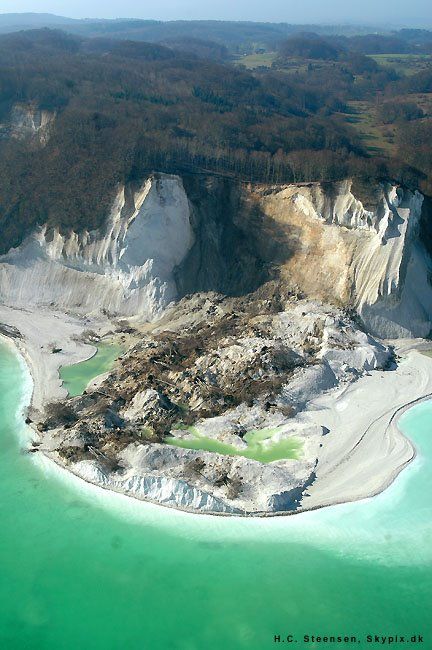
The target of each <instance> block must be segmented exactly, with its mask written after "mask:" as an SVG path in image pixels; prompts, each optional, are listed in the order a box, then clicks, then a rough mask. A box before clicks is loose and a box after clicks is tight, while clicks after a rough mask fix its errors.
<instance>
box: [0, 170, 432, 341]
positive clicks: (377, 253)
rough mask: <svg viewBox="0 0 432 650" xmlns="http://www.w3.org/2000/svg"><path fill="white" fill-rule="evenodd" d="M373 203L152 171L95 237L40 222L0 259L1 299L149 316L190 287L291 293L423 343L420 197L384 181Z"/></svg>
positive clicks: (426, 316) (431, 294)
mask: <svg viewBox="0 0 432 650" xmlns="http://www.w3.org/2000/svg"><path fill="white" fill-rule="evenodd" d="M371 197H372V199H373V200H372V203H373V206H372V207H368V208H366V207H364V204H363V203H362V202H361V201H360V200H359V199H358V198H356V197H355V196H354V194H353V193H352V191H351V183H350V182H349V181H345V182H340V183H333V184H326V185H323V184H307V185H287V186H245V185H241V184H238V183H234V182H231V181H229V180H226V179H217V178H214V177H208V178H202V177H196V178H191V177H187V176H186V177H185V178H184V179H180V178H179V177H176V176H169V175H164V174H155V175H152V176H150V177H149V178H148V179H146V180H145V182H143V183H142V184H141V185H139V186H135V185H133V184H130V185H128V186H126V187H121V188H119V190H118V192H117V195H116V198H115V201H114V203H113V206H112V209H111V213H110V215H109V216H108V218H107V222H106V225H105V227H104V229H103V230H101V231H93V232H86V231H84V232H80V233H75V232H70V233H66V234H61V233H59V232H58V231H56V230H49V229H47V227H46V226H42V227H41V228H40V229H39V230H38V231H36V232H34V233H33V234H32V235H31V236H30V237H28V238H27V239H26V240H25V242H24V243H23V244H22V245H21V246H20V247H19V248H18V249H15V250H11V251H10V252H9V253H8V254H7V255H4V256H2V257H1V258H0V268H1V276H0V299H1V300H2V302H4V303H6V304H11V305H17V306H23V305H29V304H30V305H52V306H54V307H56V308H59V309H63V310H70V311H74V312H77V313H93V312H98V311H104V312H108V313H109V314H112V315H122V316H132V315H139V316H140V317H141V318H143V319H149V320H152V319H154V318H156V317H158V316H159V315H160V314H161V313H162V312H163V310H164V309H165V308H166V307H167V305H168V304H169V303H170V302H172V301H174V300H176V299H178V298H180V297H182V296H183V295H186V294H190V293H194V292H197V291H217V292H220V293H223V294H225V295H245V294H247V293H248V292H250V291H253V290H255V289H257V288H258V286H260V285H261V284H263V283H264V282H265V281H267V280H269V279H274V278H278V280H279V281H280V283H281V284H282V285H283V286H284V287H285V288H286V290H287V291H291V292H297V293H299V294H302V295H304V296H308V297H310V298H313V299H318V300H323V301H325V302H330V303H333V304H336V305H339V306H349V307H351V308H354V309H356V310H357V311H358V313H359V315H360V316H361V318H362V320H363V321H364V323H365V325H366V327H367V328H368V329H369V330H370V331H371V332H373V333H374V334H375V335H378V336H382V337H389V338H395V337H400V336H402V337H406V336H421V337H425V336H428V335H429V332H430V330H431V319H430V315H431V314H432V288H431V286H430V282H429V277H430V271H431V267H432V263H431V259H430V256H429V254H428V252H427V251H426V248H425V246H424V244H423V243H422V241H421V237H420V236H419V230H420V220H421V214H422V204H423V197H422V195H421V194H419V193H418V192H416V193H412V192H410V191H408V190H405V189H403V188H400V187H396V186H394V185H391V184H389V183H388V184H382V185H378V186H376V187H374V188H371Z"/></svg>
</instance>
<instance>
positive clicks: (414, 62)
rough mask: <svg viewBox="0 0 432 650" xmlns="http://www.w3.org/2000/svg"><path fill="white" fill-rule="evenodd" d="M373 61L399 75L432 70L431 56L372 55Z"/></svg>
mask: <svg viewBox="0 0 432 650" xmlns="http://www.w3.org/2000/svg"><path fill="white" fill-rule="evenodd" d="M369 56H370V57H371V58H372V59H374V60H375V61H376V62H377V63H379V64H380V65H383V66H389V67H391V68H394V69H395V70H396V72H397V73H398V74H403V75H410V74H416V73H417V72H421V71H422V70H426V69H427V68H430V66H431V64H432V56H431V55H430V54H370V55H369Z"/></svg>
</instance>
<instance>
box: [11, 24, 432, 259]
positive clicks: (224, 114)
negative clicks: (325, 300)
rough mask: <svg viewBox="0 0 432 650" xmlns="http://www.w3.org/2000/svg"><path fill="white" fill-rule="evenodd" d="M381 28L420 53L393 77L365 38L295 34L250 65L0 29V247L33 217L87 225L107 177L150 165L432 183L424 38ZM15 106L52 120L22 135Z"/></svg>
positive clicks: (102, 205)
mask: <svg viewBox="0 0 432 650" xmlns="http://www.w3.org/2000/svg"><path fill="white" fill-rule="evenodd" d="M406 31H408V32H410V31H414V32H416V31H418V30H406ZM420 31H421V30H420ZM426 34H431V33H430V32H426ZM382 38H383V39H384V40H385V38H386V37H384V36H383V37H382ZM388 38H390V37H388ZM392 38H393V42H392V43H391V45H390V44H389V45H388V47H393V48H395V47H397V46H398V43H399V46H398V47H399V49H404V48H405V49H408V50H413V49H414V50H415V54H412V53H411V54H406V56H411V55H412V56H416V57H417V58H418V57H421V59H419V60H421V61H423V62H424V63H425V64H424V65H423V64H422V66H421V68H419V69H418V70H417V69H415V70H414V71H413V72H412V73H410V74H409V75H408V74H404V73H403V72H401V71H400V70H398V69H397V68H396V67H394V66H392V65H389V63H388V61H385V62H381V61H380V60H379V58H378V57H373V56H370V54H369V52H368V51H369V50H370V49H371V48H372V49H374V46H373V44H371V38H368V37H367V35H364V36H361V35H357V36H350V37H347V36H340V37H334V38H329V37H324V36H319V35H317V34H311V33H306V34H294V35H292V36H289V38H288V39H285V38H284V39H282V40H280V41H278V42H275V43H274V55H273V57H272V61H271V64H270V65H257V66H255V67H252V68H249V67H248V66H247V65H245V63H246V61H245V62H244V63H243V61H242V60H241V59H240V60H239V58H238V57H237V58H236V57H234V55H233V54H232V52H229V50H228V48H225V46H224V45H223V44H221V43H216V42H210V41H203V40H202V39H198V38H195V39H193V38H191V39H190V40H189V44H188V42H187V40H186V41H185V39H184V38H181V37H180V36H179V37H178V38H177V39H175V38H174V39H172V40H171V42H164V43H146V42H144V41H132V40H124V39H118V38H115V39H114V38H108V37H106V36H103V37H98V38H87V37H83V36H77V35H71V34H67V33H65V32H63V31H60V30H51V29H40V30H28V31H21V32H16V33H11V34H4V35H2V36H0V227H1V231H2V243H1V251H2V252H5V251H6V250H8V249H9V248H10V247H11V246H16V245H17V244H19V243H20V242H21V241H22V239H23V236H24V235H25V234H26V233H27V232H28V231H29V230H30V229H31V228H33V227H34V226H35V225H37V224H41V223H48V224H50V225H56V226H58V227H60V228H61V229H62V230H68V229H70V228H74V229H77V230H79V229H83V228H86V229H90V230H91V229H94V228H97V227H98V226H100V225H101V223H102V222H103V220H104V219H105V217H106V215H107V211H108V209H109V205H110V203H111V201H112V197H113V193H114V192H115V189H116V187H117V185H118V184H119V183H124V182H139V181H140V180H141V179H142V178H143V177H144V176H145V175H146V174H148V173H149V172H152V171H160V172H168V173H179V174H217V175H221V176H224V177H226V178H227V179H231V180H238V181H242V182H263V183H285V182H286V183H287V182H303V181H334V180H338V179H343V178H347V177H353V178H355V179H358V180H359V181H361V182H362V183H363V182H368V181H369V180H371V179H380V178H391V179H394V180H396V181H398V182H401V183H403V184H405V185H407V186H409V187H412V188H417V187H418V188H420V189H421V190H422V191H424V192H425V193H429V194H432V181H431V173H432V158H431V157H432V154H431V148H430V144H429V143H430V140H431V136H432V119H431V117H430V116H429V114H428V104H427V100H428V98H429V96H430V94H431V93H432V67H431V66H430V63H429V58H428V57H429V54H428V49H429V40H428V38H427V37H425V36H424V35H418V34H417V35H416V37H415V38H414V37H413V36H412V35H408V34H405V35H404V36H401V35H399V36H398V37H397V38H396V37H392ZM362 39H363V40H362ZM372 40H373V39H372ZM394 40H396V41H397V43H396V44H395V43H394ZM400 42H403V43H406V46H401V45H400ZM430 43H432V34H431V38H430ZM376 47H377V46H375V49H376ZM383 47H384V46H383ZM384 49H385V47H384ZM431 50H432V48H431ZM257 55H258V57H259V56H261V55H262V56H263V57H264V58H265V56H266V53H265V52H263V53H261V52H258V54H257ZM401 55H403V56H405V54H403V53H402V54H401ZM379 56H383V55H382V53H381V54H380V55H379ZM246 58H247V57H246ZM425 98H426V99H425ZM363 105H366V106H372V107H373V113H374V115H375V117H376V119H379V121H380V125H381V127H380V128H381V131H380V133H381V134H382V137H383V142H384V145H385V146H384V145H383V146H382V147H377V148H376V150H374V149H373V147H371V146H370V143H369V142H367V140H365V137H364V136H363V134H362V132H361V129H360V130H359V128H358V124H356V113H357V114H358V106H363ZM17 106H18V107H20V110H21V112H23V113H25V111H26V110H27V111H29V112H30V113H32V112H33V114H34V112H35V111H46V112H47V114H49V115H51V116H52V118H53V121H52V123H51V124H50V126H49V130H47V133H46V137H44V138H42V139H41V138H40V137H39V135H40V133H38V131H37V130H36V131H35V133H34V134H33V135H32V134H29V132H28V130H27V131H26V130H25V129H24V130H23V132H22V134H20V133H19V129H17V126H16V125H15V126H14V124H13V119H14V118H13V116H14V108H15V109H16V107H17Z"/></svg>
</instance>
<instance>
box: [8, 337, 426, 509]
mask: <svg viewBox="0 0 432 650" xmlns="http://www.w3.org/2000/svg"><path fill="white" fill-rule="evenodd" d="M0 340H3V341H5V342H6V343H7V345H8V347H9V348H10V349H11V350H13V352H14V354H15V355H16V356H17V357H18V359H19V363H20V365H21V367H22V368H24V369H25V374H26V375H27V376H28V378H29V383H28V386H27V387H26V391H25V393H24V395H23V398H22V403H21V404H20V408H19V414H20V416H21V417H22V418H23V419H25V418H26V416H27V413H28V410H29V408H30V404H31V398H32V394H33V391H34V379H33V377H32V373H31V366H30V365H29V363H28V362H27V358H26V354H25V346H22V345H20V342H19V340H16V339H13V338H11V337H8V336H5V335H3V334H1V335H0ZM95 354H97V348H96V351H95V352H94V354H93V355H91V357H89V358H92V357H94V356H95ZM431 398H432V393H429V394H427V395H423V396H422V397H419V398H417V399H415V400H411V401H409V402H407V403H406V404H404V405H402V406H400V407H398V408H397V409H396V410H395V411H394V412H393V414H392V415H391V416H390V418H389V421H388V423H387V426H386V432H387V430H388V429H389V428H390V427H396V428H397V430H398V433H399V434H400V435H401V436H403V438H404V439H405V440H407V441H408V443H409V445H410V446H411V449H412V456H411V457H410V458H409V459H408V460H407V461H406V462H404V463H402V464H401V465H400V466H399V467H398V468H396V469H395V470H394V471H393V472H392V474H391V475H390V476H389V477H388V480H387V481H386V482H385V483H384V484H383V485H382V486H381V487H380V489H378V490H376V491H375V492H373V493H371V494H369V495H367V496H364V497H361V498H358V499H349V498H345V499H341V500H332V502H331V503H324V504H322V505H317V506H312V507H309V508H304V509H301V510H297V511H281V512H254V513H251V514H248V513H236V514H231V513H226V512H203V511H201V512H200V511H197V510H193V509H189V508H187V507H181V506H174V505H169V504H165V503H160V502H158V501H155V500H152V499H149V498H144V497H141V496H137V495H134V494H130V493H127V492H125V491H123V490H117V489H115V487H113V486H105V485H103V484H99V483H96V482H92V481H88V480H86V479H84V478H83V477H82V476H81V475H80V474H78V473H77V472H75V471H74V470H73V468H71V467H70V466H69V465H66V464H64V463H62V462H61V461H60V459H59V458H58V457H57V456H56V455H54V454H50V453H49V452H46V451H43V450H40V451H38V452H35V453H34V454H32V455H33V456H37V455H43V456H44V458H45V459H46V460H47V461H48V462H49V463H53V464H54V465H55V466H56V468H57V469H60V470H61V471H62V472H64V473H65V474H69V475H73V476H74V477H75V478H77V479H79V481H82V483H84V484H86V485H87V486H93V487H94V488H97V489H100V490H103V491H104V493H106V494H107V495H109V494H113V493H115V494H117V495H122V496H124V497H126V498H128V499H132V500H133V501H134V502H141V503H148V504H152V505H154V506H158V507H160V508H164V509H169V510H173V511H179V512H183V513H186V514H188V515H199V516H210V517H229V518H243V519H245V518H246V519H254V518H257V519H262V518H275V517H284V518H286V517H293V516H295V515H304V514H305V513H308V512H314V511H319V510H323V509H329V508H332V507H334V506H340V505H344V504H350V503H356V502H360V501H365V500H369V499H372V498H374V497H376V496H378V495H379V494H382V493H383V492H384V491H385V490H387V489H388V488H389V487H390V485H392V484H393V483H394V481H395V480H396V478H397V477H398V476H399V474H400V473H401V472H402V471H403V470H404V469H405V468H407V467H408V466H409V465H410V464H411V463H412V462H413V461H414V459H415V458H416V455H417V450H416V446H415V444H414V443H413V441H412V440H411V439H410V438H408V437H407V436H406V435H405V433H404V432H403V430H402V429H401V428H400V427H399V426H398V422H399V420H400V418H401V417H402V415H403V414H404V413H405V412H406V411H408V410H409V409H410V408H412V407H414V406H416V405H418V404H420V403H422V402H425V401H428V400H430V399H431ZM25 427H27V430H31V431H32V436H30V435H29V436H28V438H27V437H26V438H25V443H29V442H30V441H31V440H32V439H33V440H34V439H36V440H40V435H39V431H38V430H37V429H36V427H34V426H33V425H32V424H30V425H24V429H25Z"/></svg>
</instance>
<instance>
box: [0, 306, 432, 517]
mask: <svg viewBox="0 0 432 650" xmlns="http://www.w3.org/2000/svg"><path fill="white" fill-rule="evenodd" d="M9 309H10V311H14V310H12V308H8V310H9ZM2 312H3V308H0V320H1V318H2V316H3V315H4V314H3V313H2ZM76 320H78V319H76ZM15 322H16V321H15ZM15 322H14V323H12V324H13V325H14V326H15ZM8 324H11V323H10V321H9V322H8ZM80 325H81V327H82V330H84V329H85V328H87V327H88V326H89V323H88V322H86V323H82V322H81V323H80ZM92 325H93V326H94V323H92ZM105 325H106V322H105ZM76 327H77V323H76V322H75V323H74V329H75V328H76ZM18 329H19V328H18ZM20 331H21V330H20ZM22 335H23V336H22V338H15V337H11V336H7V335H5V334H2V335H1V337H2V339H4V340H5V341H6V342H7V344H8V345H9V346H11V347H12V348H13V350H14V351H15V353H16V354H17V355H18V356H19V357H20V358H21V360H22V362H23V363H25V364H26V367H27V369H28V371H29V375H30V377H31V381H32V387H31V397H30V400H29V403H27V404H26V405H23V407H22V408H21V409H20V410H21V413H22V415H23V417H24V419H25V418H26V415H27V414H29V412H30V411H31V409H33V408H34V398H35V394H36V395H39V393H40V391H39V393H38V385H37V382H38V378H39V377H40V374H41V373H40V372H38V371H37V370H38V369H37V370H36V372H34V366H35V365H37V361H38V359H37V358H36V359H34V358H32V356H31V346H29V342H28V340H27V337H26V336H25V333H24V332H22ZM62 343H63V341H62ZM75 344H76V343H75ZM426 345H428V346H430V344H427V343H426V342H425V341H420V342H419V341H418V340H411V341H409V342H402V343H401V344H399V345H398V347H399V351H400V352H401V353H402V354H403V353H407V356H406V357H405V358H404V359H403V360H402V362H401V364H400V365H401V366H402V365H403V364H404V363H405V364H407V363H411V366H409V369H410V370H412V369H413V368H414V367H415V366H416V363H415V361H416V357H417V356H418V360H420V359H421V358H423V359H424V360H426V359H428V357H426V355H421V357H420V354H419V353H418V352H416V350H419V349H421V348H422V347H426ZM80 347H87V346H85V345H84V344H83V345H82V346H80ZM29 348H30V349H29ZM47 354H48V352H47V351H45V356H47ZM76 354H77V355H79V358H78V359H77V360H73V361H69V363H76V362H78V361H83V360H85V358H83V357H82V356H81V355H82V349H81V350H78V351H77V352H76ZM94 354H95V352H94V351H93V350H92V351H91V355H90V356H87V357H86V358H87V359H88V358H91V356H93V355H94ZM413 354H415V355H416V356H415V358H414V362H413V361H412V356H413ZM38 356H41V354H39V355H38ZM71 356H72V355H71ZM74 356H75V355H74ZM63 358H64V356H63ZM56 361H57V360H56ZM58 365H59V366H60V365H64V364H61V363H60V364H58ZM421 365H422V364H421V363H420V375H421V369H422V368H421ZM427 365H429V366H430V370H431V377H432V359H431V358H429V361H428V362H427ZM398 370H399V366H398ZM374 372H375V373H378V372H379V371H374ZM396 372H397V371H386V373H385V374H386V375H387V376H389V375H390V376H391V375H394V373H396ZM372 378H373V377H363V378H361V380H358V381H356V382H355V383H354V384H351V385H349V386H345V387H343V388H342V389H341V388H339V389H336V391H330V393H326V394H324V395H321V396H320V397H319V398H317V399H316V400H314V401H313V402H312V404H311V406H312V408H311V409H308V410H307V411H306V412H305V413H303V414H302V415H303V416H304V415H306V416H307V417H309V418H312V419H313V418H314V417H315V418H316V417H322V412H323V410H325V409H327V411H329V412H330V413H331V412H333V415H334V413H335V412H336V411H337V405H338V402H340V400H344V399H346V394H347V393H351V394H354V395H355V397H356V399H358V397H359V395H360V396H361V393H360V392H359V386H357V385H358V384H359V382H360V381H362V382H363V383H367V384H370V383H371V382H368V381H367V380H368V379H372ZM95 379H96V378H95ZM423 379H424V377H423ZM427 379H428V378H427ZM92 381H94V380H92ZM59 382H60V386H57V395H56V394H55V393H54V394H52V393H51V394H50V395H49V397H50V399H53V398H54V399H55V398H56V397H57V398H58V397H59V396H60V398H61V397H62V396H63V395H62V393H61V390H62V389H61V380H60V379H59ZM59 382H56V383H57V384H58V383H59ZM47 383H49V382H47ZM385 383H386V382H385V381H384V382H381V384H385ZM52 384H53V382H51V385H52ZM426 384H427V385H428V388H429V389H430V390H428V391H427V392H425V393H424V394H422V395H420V396H414V397H413V396H411V399H409V400H408V401H406V402H404V403H402V404H400V403H399V404H394V407H393V406H392V407H391V408H390V409H386V410H385V411H384V413H382V412H381V413H379V414H378V417H375V418H372V420H371V421H370V422H369V424H368V426H367V428H366V429H364V428H362V433H361V435H358V434H357V436H356V438H357V440H356V441H355V444H354V446H353V448H352V449H351V450H348V452H347V450H346V449H345V450H344V452H345V453H344V454H343V456H342V458H341V459H339V460H340V462H339V463H338V462H337V459H336V461H335V462H334V463H333V466H330V468H327V471H326V472H324V473H323V474H321V472H320V465H319V464H318V468H317V478H316V480H315V481H314V483H313V484H312V486H311V487H310V488H308V489H307V490H306V491H305V495H304V497H303V499H302V508H301V509H298V510H295V511H279V512H268V511H264V512H262V511H255V512H244V513H242V512H239V513H226V512H211V511H210V512H209V511H199V510H196V509H192V508H187V507H182V506H178V505H170V504H166V503H160V502H158V501H155V500H152V499H149V498H143V497H142V496H141V495H138V494H133V493H131V492H128V491H126V490H123V489H116V486H115V485H109V484H108V485H104V484H102V483H100V482H97V481H91V480H89V479H88V478H86V477H84V476H82V475H81V474H80V473H78V472H77V471H74V468H73V467H70V466H69V465H66V464H65V463H62V462H61V461H60V459H59V458H57V456H56V455H55V454H53V453H52V452H50V451H49V450H40V451H39V452H38V453H40V454H43V456H44V457H45V458H46V459H47V460H49V461H51V462H53V463H55V465H56V467H57V468H59V469H60V470H62V471H65V472H68V473H69V474H73V476H74V477H76V478H79V479H80V480H82V481H84V482H85V483H87V484H90V485H94V486H96V487H98V488H101V489H103V490H105V491H107V492H111V493H113V492H114V493H116V494H122V495H124V496H127V497H129V498H133V499H135V501H140V502H144V503H151V504H153V505H157V506H161V507H164V508H170V509H172V510H177V511H181V512H185V513H188V514H201V515H202V514H204V515H211V516H223V517H241V518H254V517H255V518H269V517H280V516H283V517H287V516H293V515H297V514H302V513H304V512H310V511H314V510H319V509H322V508H326V507H330V506H333V505H341V504H346V503H352V502H355V501H359V500H364V499H368V498H373V497H375V496H377V495H378V494H380V493H381V492H383V491H384V490H385V489H387V488H388V487H389V486H390V485H391V484H392V483H393V482H394V481H395V479H396V478H397V476H398V475H399V474H400V473H401V472H402V471H403V470H404V469H405V468H406V467H407V466H408V465H409V464H410V463H411V462H412V461H413V460H414V458H415V457H416V449H415V446H414V444H413V443H412V442H411V441H410V440H409V439H408V438H407V437H406V436H405V435H404V434H403V432H402V431H401V430H400V429H399V428H398V426H397V422H398V420H399V418H400V417H401V416H402V415H403V413H404V412H405V411H407V410H408V409H409V408H411V407H413V406H415V405H416V404H418V403H420V402H422V401H426V400H428V399H432V379H431V380H430V382H427V381H426ZM370 388H373V387H372V386H370ZM425 388H426V386H425ZM58 389H60V395H59V391H58ZM385 389H386V387H385V386H384V391H385ZM39 399H40V398H39ZM317 414H318V415H317ZM371 415H376V413H375V412H374V413H371ZM30 426H31V429H32V431H33V433H34V436H35V437H36V438H37V439H38V440H40V435H39V431H38V430H37V428H36V427H35V426H32V425H30ZM376 426H378V428H379V429H380V430H381V438H380V440H379V442H382V441H383V440H384V441H386V443H388V442H389V441H388V440H387V438H389V437H390V435H392V436H393V439H392V440H391V443H392V444H397V443H400V442H401V441H402V449H403V451H404V453H405V455H402V456H401V457H400V462H398V463H396V465H394V463H393V466H392V467H391V468H390V467H387V470H388V471H387V472H386V471H385V470H386V467H385V464H384V466H383V467H382V468H381V473H380V477H379V481H378V482H379V485H378V486H376V487H375V488H372V489H370V490H369V491H368V492H365V490H364V489H363V487H364V486H363V484H361V485H360V488H361V489H360V492H361V494H359V492H358V488H359V485H354V486H351V487H354V492H352V491H351V493H350V490H346V493H345V496H344V497H343V498H335V496H333V497H331V495H330V496H329V494H328V493H329V492H331V491H333V495H335V493H338V489H337V488H338V483H337V480H336V481H335V477H336V479H337V478H338V475H339V474H340V468H341V466H342V465H345V464H346V463H347V462H348V463H350V465H349V467H350V468H354V469H356V468H355V466H354V463H355V458H354V459H353V458H352V454H353V453H357V455H358V451H359V450H360V451H361V452H363V449H362V442H363V441H364V439H365V436H367V434H368V431H369V430H370V429H373V428H374V427H376ZM383 429H384V430H383ZM330 442H332V441H330ZM338 442H339V448H340V441H338ZM343 442H345V443H349V440H344V441H343ZM326 446H327V447H328V451H327V456H328V455H329V453H330V454H331V453H332V447H333V446H334V445H333V444H328V443H327V444H326ZM343 447H344V445H342V448H343ZM345 447H346V445H345ZM356 450H357V452H356ZM366 452H367V448H366ZM350 454H351V455H350ZM360 456H363V457H364V453H361V454H360ZM386 458H387V457H386V456H384V460H385V459H386ZM320 462H321V461H320ZM347 469H348V468H347V467H344V470H343V473H345V476H346V470H347ZM339 480H340V479H339ZM350 482H354V483H355V481H354V480H353V481H350Z"/></svg>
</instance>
